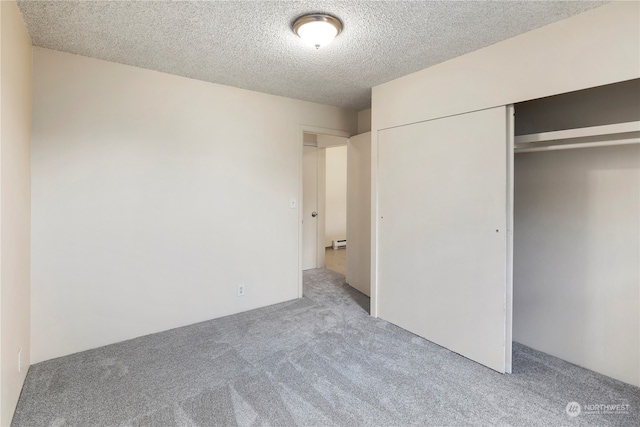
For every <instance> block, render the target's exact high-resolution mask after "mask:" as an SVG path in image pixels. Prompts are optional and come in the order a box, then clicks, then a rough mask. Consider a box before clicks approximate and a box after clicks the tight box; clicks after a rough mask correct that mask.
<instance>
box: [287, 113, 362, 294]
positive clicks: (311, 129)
mask: <svg viewBox="0 0 640 427" xmlns="http://www.w3.org/2000/svg"><path fill="white" fill-rule="evenodd" d="M305 132H306V133H314V134H321V135H329V136H339V137H343V138H349V137H351V136H352V133H350V132H347V131H343V130H338V129H328V128H322V127H317V126H307V125H300V126H299V129H298V138H297V140H298V201H299V203H298V298H302V292H303V286H302V285H303V283H302V251H303V246H302V245H303V240H302V235H303V229H302V221H303V219H304V212H303V211H302V209H301V208H300V206H301V204H302V200H303V197H304V193H303V190H304V186H303V181H302V179H303V169H302V167H303V154H304V134H305ZM321 149H323V147H318V156H319V157H318V159H319V161H318V216H319V218H320V220H319V221H318V235H317V244H318V261H319V262H318V265H322V264H324V220H325V218H324V215H325V206H324V192H325V182H324V178H325V173H326V172H325V162H324V156H321V153H322V154H324V151H322V152H320V151H319V150H321ZM321 233H322V234H321Z"/></svg>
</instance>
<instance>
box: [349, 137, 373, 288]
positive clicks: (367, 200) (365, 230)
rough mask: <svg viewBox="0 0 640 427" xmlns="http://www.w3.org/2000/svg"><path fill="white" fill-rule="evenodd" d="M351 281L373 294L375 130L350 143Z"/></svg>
mask: <svg viewBox="0 0 640 427" xmlns="http://www.w3.org/2000/svg"><path fill="white" fill-rule="evenodd" d="M346 279H347V283H348V284H349V285H351V286H352V287H354V288H356V289H357V290H359V291H360V292H362V293H363V294H365V295H371V132H367V133H363V134H361V135H356V136H352V137H351V138H349V142H348V143H347V278H346Z"/></svg>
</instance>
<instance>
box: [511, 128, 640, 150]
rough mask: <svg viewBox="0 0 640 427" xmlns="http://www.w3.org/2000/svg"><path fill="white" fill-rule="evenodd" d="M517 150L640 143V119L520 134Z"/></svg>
mask: <svg viewBox="0 0 640 427" xmlns="http://www.w3.org/2000/svg"><path fill="white" fill-rule="evenodd" d="M514 142H515V152H516V153H524V152H532V151H549V150H564V149H569V148H585V147H602V146H607V145H626V144H638V143H640V121H635V122H627V123H616V124H611V125H603V126H592V127H586V128H577V129H567V130H559V131H553V132H542V133H533V134H529V135H519V136H516V137H515V139H514Z"/></svg>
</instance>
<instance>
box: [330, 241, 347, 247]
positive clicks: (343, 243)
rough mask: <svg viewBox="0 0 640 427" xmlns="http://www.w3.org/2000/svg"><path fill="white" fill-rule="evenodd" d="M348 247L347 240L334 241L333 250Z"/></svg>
mask: <svg viewBox="0 0 640 427" xmlns="http://www.w3.org/2000/svg"><path fill="white" fill-rule="evenodd" d="M346 247H347V240H346V239H345V240H334V241H333V249H340V248H346Z"/></svg>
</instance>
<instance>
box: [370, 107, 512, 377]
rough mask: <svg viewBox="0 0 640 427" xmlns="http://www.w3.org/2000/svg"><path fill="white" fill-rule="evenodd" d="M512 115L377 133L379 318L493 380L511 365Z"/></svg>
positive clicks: (486, 113) (487, 114) (481, 115)
mask: <svg viewBox="0 0 640 427" xmlns="http://www.w3.org/2000/svg"><path fill="white" fill-rule="evenodd" d="M509 111H510V110H509V109H508V108H507V107H500V108H493V109H489V110H482V111H478V112H473V113H468V114H463V115H459V116H453V117H446V118H442V119H438V120H433V121H428V122H421V123H416V124H411V125H406V126H402V127H397V128H392V129H386V130H382V131H379V133H378V159H379V160H378V167H379V169H378V213H379V216H378V224H379V225H378V227H379V229H378V236H379V240H378V245H379V247H378V310H379V311H378V314H379V316H380V317H381V318H383V319H385V320H388V321H389V322H391V323H394V324H396V325H398V326H400V327H402V328H404V329H407V330H409V331H411V332H413V333H415V334H417V335H420V336H422V337H424V338H426V339H428V340H430V341H433V342H435V343H437V344H439V345H441V346H443V347H446V348H448V349H450V350H453V351H455V352H457V353H459V354H461V355H463V356H466V357H468V358H469V359H472V360H475V361H477V362H479V363H482V364H483V365H486V366H488V367H490V368H492V369H495V370H496V371H499V372H505V371H506V372H508V371H510V363H511V358H510V354H509V355H507V348H508V349H509V351H510V349H511V345H510V342H509V345H507V341H510V339H511V338H510V333H511V324H510V323H511V319H510V311H511V307H510V306H509V307H508V305H510V301H511V290H510V289H507V288H508V287H510V280H509V279H508V276H509V274H510V270H508V269H507V263H508V250H509V249H508V244H509V238H508V232H507V224H508V217H509V214H508V212H509V211H510V209H509V207H508V206H509V199H510V198H509V197H508V193H509V191H510V190H509V188H510V185H509V167H508V165H509V162H510V161H509V159H510V158H511V157H512V155H513V154H512V152H510V151H509V147H508V145H509V141H508V137H507V136H508V133H509V132H510V130H509V125H508V123H509V121H508V118H507V114H508V112H509ZM508 334H509V336H508V337H507V335H508Z"/></svg>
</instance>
